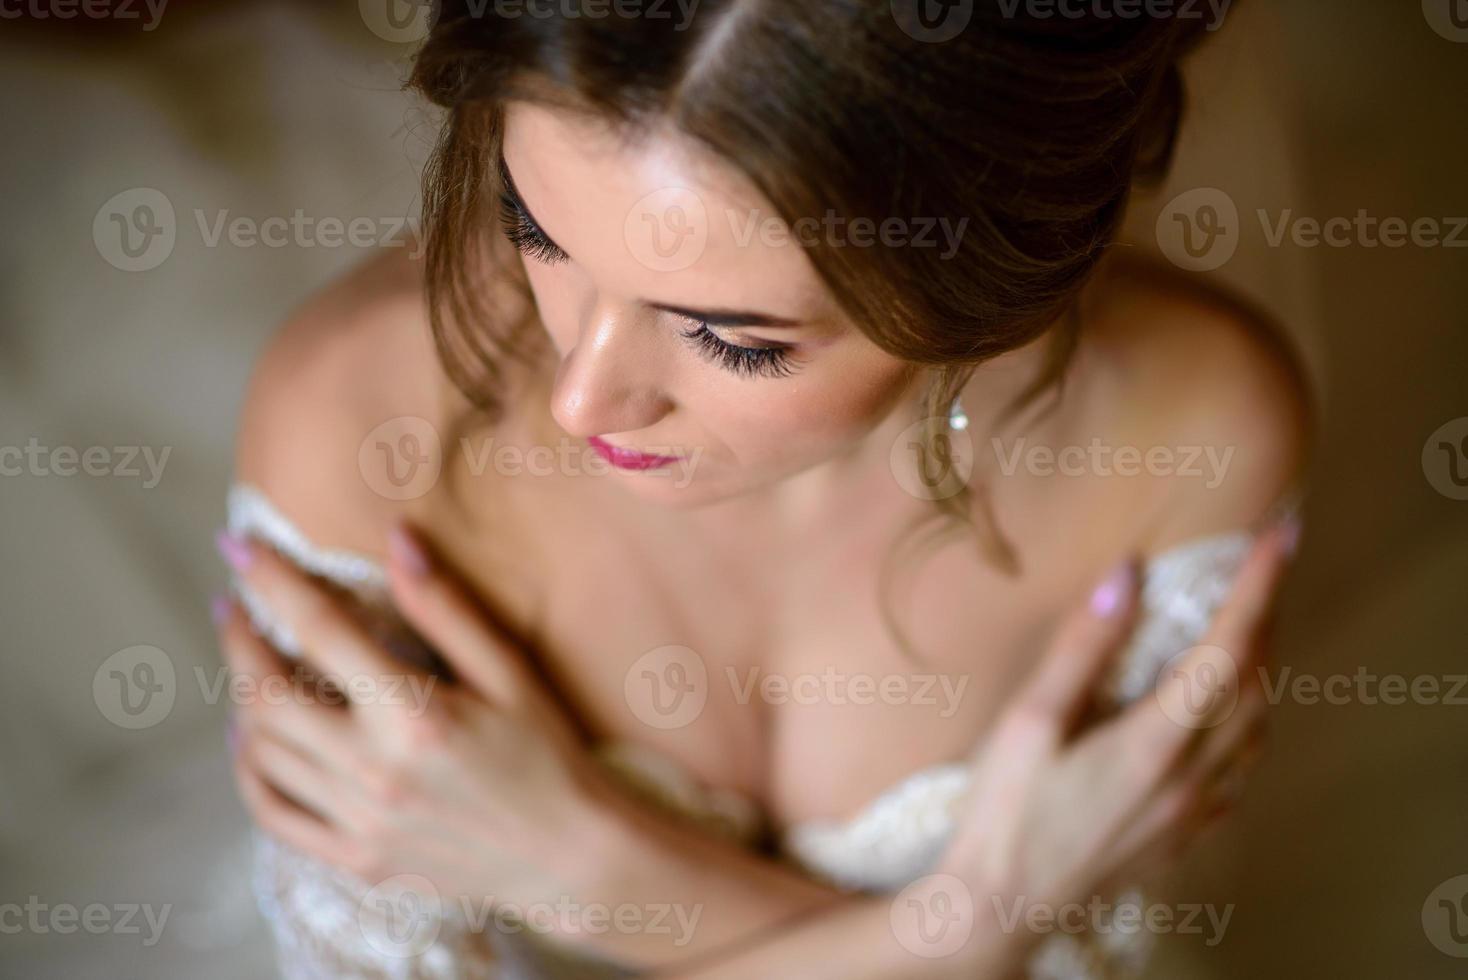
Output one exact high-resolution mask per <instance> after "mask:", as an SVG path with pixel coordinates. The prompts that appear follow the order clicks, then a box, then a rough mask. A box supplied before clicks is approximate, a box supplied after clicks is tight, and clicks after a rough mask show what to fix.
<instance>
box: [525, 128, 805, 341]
mask: <svg viewBox="0 0 1468 980" xmlns="http://www.w3.org/2000/svg"><path fill="white" fill-rule="evenodd" d="M504 155H505V162H506V164H507V166H508V168H509V170H510V173H511V175H512V176H513V178H514V181H515V186H516V188H517V189H518V190H519V192H520V196H521V197H522V198H523V200H524V202H525V205H526V207H527V208H528V209H529V210H530V212H531V214H532V215H533V216H534V217H535V220H536V221H537V222H538V223H539V224H540V227H541V229H542V230H543V231H544V232H545V233H546V234H547V235H548V236H550V238H551V239H552V240H553V241H555V243H556V244H557V245H559V246H560V247H561V248H563V249H565V250H566V252H567V253H568V254H569V255H570V256H571V258H572V260H573V261H574V262H576V263H577V265H578V266H580V267H581V268H582V269H583V270H584V271H585V272H586V273H587V274H588V275H589V276H591V277H592V278H593V279H594V280H595V281H596V283H597V285H598V287H599V288H602V289H608V290H615V291H616V292H618V293H619V294H622V295H624V296H626V297H635V298H642V299H648V300H652V301H655V302H659V303H666V304H669V305H675V306H685V307H689V308H692V309H712V308H715V307H725V308H730V309H752V310H756V311H760V312H768V313H772V314H775V315H786V316H790V317H792V318H797V319H803V320H810V319H816V318H818V317H821V316H824V315H825V314H827V313H828V312H829V310H830V304H829V302H828V294H827V291H826V289H825V288H824V286H823V284H822V283H821V281H820V279H819V278H818V277H817V275H816V273H815V270H814V269H813V267H812V266H811V264H810V261H809V260H808V259H807V257H806V255H805V252H804V250H803V249H802V248H801V247H800V245H799V244H798V243H797V242H795V241H794V240H793V239H792V237H791V236H790V234H789V233H788V230H786V229H785V226H784V223H783V222H782V221H780V219H779V218H778V216H777V215H776V214H775V212H774V210H773V208H772V207H771V206H770V205H769V204H768V202H766V201H765V200H764V199H763V197H762V196H761V195H760V194H759V192H758V191H757V190H756V189H755V188H754V187H753V185H752V184H750V182H749V181H748V179H747V178H745V177H744V175H743V174H741V173H740V172H739V171H738V170H737V169H736V168H735V167H733V166H731V165H730V164H728V163H727V162H726V161H724V160H722V159H720V158H718V157H717V156H715V155H714V154H713V153H711V152H709V151H707V150H706V149H704V148H703V147H702V146H700V145H699V144H698V143H697V142H696V141H694V140H692V139H690V138H688V137H687V136H684V135H682V134H680V133H678V132H676V131H674V130H672V129H671V128H664V129H659V130H654V131H650V132H638V133H635V134H629V133H628V132H627V131H625V130H623V129H620V128H617V127H615V126H613V125H611V124H609V123H607V122H605V121H602V120H599V119H596V118H594V117H591V116H588V115H584V114H580V113H576V112H573V111H571V110H567V109H561V108H549V107H546V106H541V105H538V104H534V103H529V102H511V103H510V104H509V105H508V106H507V108H506V115H505V134H504Z"/></svg>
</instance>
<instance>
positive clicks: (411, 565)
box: [387, 524, 429, 578]
mask: <svg viewBox="0 0 1468 980" xmlns="http://www.w3.org/2000/svg"><path fill="white" fill-rule="evenodd" d="M387 548H388V552H389V553H390V554H391V555H392V557H393V560H394V561H396V562H397V563H398V564H400V565H402V566H403V568H404V570H406V571H407V573H408V574H409V575H412V576H414V577H416V578H422V577H423V576H425V575H427V574H428V567H429V565H428V552H426V551H424V550H423V545H422V544H421V543H420V542H419V541H418V539H417V538H416V537H415V536H414V535H413V534H412V532H410V531H409V530H408V529H407V528H405V527H403V526H402V525H401V524H399V525H397V526H396V527H394V528H393V529H392V531H391V532H389V533H388V536H387Z"/></svg>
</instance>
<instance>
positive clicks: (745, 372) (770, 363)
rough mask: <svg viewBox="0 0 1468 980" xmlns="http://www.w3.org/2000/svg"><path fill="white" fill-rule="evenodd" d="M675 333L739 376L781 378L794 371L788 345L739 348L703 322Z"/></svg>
mask: <svg viewBox="0 0 1468 980" xmlns="http://www.w3.org/2000/svg"><path fill="white" fill-rule="evenodd" d="M679 333H680V334H681V335H682V336H683V338H684V339H686V340H689V341H692V342H693V344H694V346H696V347H697V348H698V349H699V351H700V353H702V354H703V355H704V356H705V357H707V358H708V359H709V360H711V361H714V362H715V363H717V364H719V365H721V366H722V367H723V368H725V369H726V370H729V371H732V372H734V373H735V374H737V375H740V376H742V377H746V378H749V377H756V376H759V377H765V378H785V377H789V376H790V375H791V374H792V373H794V370H795V366H794V364H792V363H791V361H790V355H789V348H788V347H741V346H739V345H738V344H731V343H729V342H727V341H724V340H720V339H719V338H718V337H717V336H715V335H714V332H713V331H712V330H710V329H709V325H708V324H707V323H700V324H699V325H698V326H697V327H694V328H693V329H692V330H680V331H679Z"/></svg>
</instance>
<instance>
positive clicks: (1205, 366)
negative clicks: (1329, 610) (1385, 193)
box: [1088, 258, 1314, 547]
mask: <svg viewBox="0 0 1468 980" xmlns="http://www.w3.org/2000/svg"><path fill="white" fill-rule="evenodd" d="M1102 275H1103V277H1104V284H1103V288H1102V290H1101V291H1100V294H1099V295H1100V296H1101V297H1102V298H1101V299H1100V300H1099V302H1098V304H1097V310H1096V315H1095V317H1094V323H1093V324H1092V325H1091V326H1090V327H1089V328H1088V342H1089V344H1090V345H1091V347H1092V349H1093V351H1094V352H1095V359H1096V360H1097V361H1099V362H1100V364H1101V365H1102V367H1101V374H1102V375H1103V376H1104V378H1105V380H1104V381H1103V382H1102V387H1103V389H1110V390H1111V391H1112V392H1113V393H1115V394H1118V395H1123V396H1124V397H1120V398H1107V399H1106V400H1107V401H1108V402H1109V403H1110V404H1112V405H1113V406H1114V407H1115V414H1114V416H1112V417H1113V418H1114V425H1113V426H1111V427H1110V428H1112V431H1114V432H1117V433H1121V434H1124V436H1125V440H1126V441H1127V442H1128V443H1129V444H1131V445H1134V446H1136V447H1137V449H1138V451H1139V452H1141V453H1142V454H1145V453H1146V452H1147V451H1148V450H1158V453H1157V455H1156V457H1155V460H1156V462H1157V463H1159V464H1160V465H1158V466H1156V467H1153V466H1151V465H1148V464H1146V461H1145V455H1144V460H1143V465H1144V468H1145V469H1146V471H1147V475H1146V477H1144V479H1148V480H1150V481H1151V484H1150V488H1149V493H1148V499H1149V500H1150V501H1152V502H1153V503H1154V506H1153V507H1152V508H1151V511H1152V512H1151V514H1150V515H1149V523H1148V528H1147V531H1146V537H1147V538H1148V541H1147V542H1146V544H1147V545H1148V546H1149V547H1165V546H1167V545H1169V544H1173V543H1176V542H1178V541H1182V540H1186V539H1188V538H1190V537H1196V536H1199V535H1205V534H1210V533H1215V532H1220V531H1226V530H1232V529H1236V528H1239V527H1243V526H1246V525H1249V524H1251V523H1253V522H1255V521H1257V520H1258V519H1259V518H1261V517H1263V516H1264V515H1265V514H1266V513H1267V512H1268V511H1269V510H1270V508H1271V507H1272V506H1273V505H1274V504H1276V503H1277V502H1278V501H1279V500H1280V498H1281V497H1282V496H1284V495H1285V494H1286V493H1287V492H1288V491H1290V490H1291V489H1293V488H1294V487H1295V486H1296V485H1297V483H1298V481H1299V479H1300V477H1301V474H1302V470H1303V467H1304V464H1305V461H1306V457H1307V455H1308V451H1309V446H1310V442H1311V439H1312V430H1313V425H1314V406H1313V400H1312V397H1311V393H1310V389H1309V382H1308V380H1307V377H1306V374H1305V372H1304V369H1303V367H1302V364H1301V361H1300V360H1299V357H1298V355H1297V353H1296V352H1295V350H1294V348H1293V346H1292V344H1291V342H1290V341H1289V340H1288V338H1287V335H1286V334H1285V332H1284V330H1283V329H1282V327H1281V325H1280V324H1278V323H1276V322H1275V321H1274V320H1273V319H1272V318H1271V317H1269V316H1268V315H1267V314H1266V313H1264V312H1263V311H1261V310H1259V309H1257V308H1255V307H1253V306H1252V305H1250V304H1249V303H1247V302H1246V301H1244V300H1243V299H1241V298H1240V297H1238V296H1235V295H1233V294H1232V293H1230V292H1227V291H1225V290H1223V289H1221V288H1219V287H1216V286H1213V285H1210V284H1209V283H1207V282H1206V281H1205V280H1202V279H1200V278H1198V277H1196V276H1193V275H1189V274H1187V273H1183V272H1181V271H1179V270H1175V269H1172V268H1171V267H1169V266H1166V265H1165V264H1161V263H1160V262H1154V261H1152V260H1148V259H1136V258H1123V259H1120V260H1118V261H1114V262H1112V261H1109V262H1108V264H1107V265H1106V266H1105V267H1104V269H1103V273H1102ZM1107 414H1108V416H1111V415H1112V413H1111V412H1108V413H1107ZM1189 464H1191V465H1189ZM1185 466H1187V467H1188V469H1187V470H1186V471H1185V470H1184V467H1185Z"/></svg>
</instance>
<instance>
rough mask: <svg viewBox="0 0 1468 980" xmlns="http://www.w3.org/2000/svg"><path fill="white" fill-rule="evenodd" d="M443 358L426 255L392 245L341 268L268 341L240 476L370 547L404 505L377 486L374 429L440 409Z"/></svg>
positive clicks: (338, 540) (342, 542) (255, 383)
mask: <svg viewBox="0 0 1468 980" xmlns="http://www.w3.org/2000/svg"><path fill="white" fill-rule="evenodd" d="M437 386H438V368H437V361H436V358H435V356H434V353H433V347H432V339H431V334H430V332H429V329H428V323H427V314H426V312H425V305H424V299H423V287H422V280H421V275H420V272H419V269H418V264H417V263H416V262H415V261H413V260H412V259H410V258H408V257H407V256H406V254H405V253H403V252H402V251H401V250H390V251H389V250H384V251H383V252H381V253H377V254H374V255H372V256H370V257H369V258H368V259H367V260H366V261H364V262H363V263H362V264H360V265H359V266H357V267H355V268H353V269H352V270H350V271H349V272H348V273H347V274H346V275H344V276H342V277H341V278H339V279H337V280H336V281H334V282H333V283H331V284H330V285H329V286H327V287H326V288H325V289H323V290H322V291H321V292H320V293H318V294H317V295H316V296H314V297H313V298H312V299H311V300H309V301H308V302H307V303H306V304H305V305H304V306H303V307H302V308H301V309H300V310H299V311H297V312H296V313H295V315H293V316H292V317H291V318H290V319H289V320H287V321H286V322H285V323H284V324H283V325H282V326H281V327H280V329H279V330H278V331H277V332H276V334H275V335H274V337H272V339H271V340H270V342H269V343H268V344H267V346H266V348H265V350H264V352H263V354H262V355H261V357H260V360H259V361H258V363H257V364H256V366H255V369H254V372H253V374H252V376H251V379H250V384H249V388H248V390H247V392H246V396H245V404H244V408H243V411H242V413H241V418H240V425H239V432H238V436H237V439H236V446H235V476H236V479H237V480H238V481H240V482H242V483H248V484H251V485H253V486H255V487H257V488H258V489H260V490H261V491H263V492H264V493H265V494H266V496H268V497H270V498H271V500H272V502H274V503H275V505H276V506H277V507H279V508H280V509H281V510H282V511H283V512H284V513H285V514H286V515H287V516H288V517H290V518H291V520H292V521H293V522H294V523H296V524H298V525H299V526H300V527H301V528H302V529H303V530H304V531H305V532H306V533H307V534H308V536H310V537H311V538H313V539H314V540H316V541H318V542H320V543H322V544H325V545H328V546H331V547H341V548H352V549H355V550H360V551H364V552H368V553H380V552H381V551H382V545H381V542H382V535H383V533H384V532H385V529H386V528H387V526H388V525H389V523H390V521H391V520H393V519H394V517H395V516H396V514H397V513H398V509H399V507H400V506H401V504H400V503H399V502H398V501H394V500H392V499H390V497H388V496H385V495H383V494H382V493H380V492H378V491H377V490H376V489H374V487H373V486H371V485H370V482H369V480H368V479H367V478H366V476H364V474H363V472H362V469H361V467H360V465H359V451H360V449H361V447H362V444H363V442H364V440H365V439H367V437H368V436H369V434H370V433H371V432H372V430H373V429H374V428H376V427H377V426H379V425H381V424H382V423H384V422H386V421H388V420H391V419H394V418H400V417H404V416H409V417H416V418H424V419H428V420H433V419H435V417H436V413H437V412H438V411H439V409H438V407H437V406H436V404H435V402H436V400H437V396H436V392H437V390H438V387H437Z"/></svg>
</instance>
